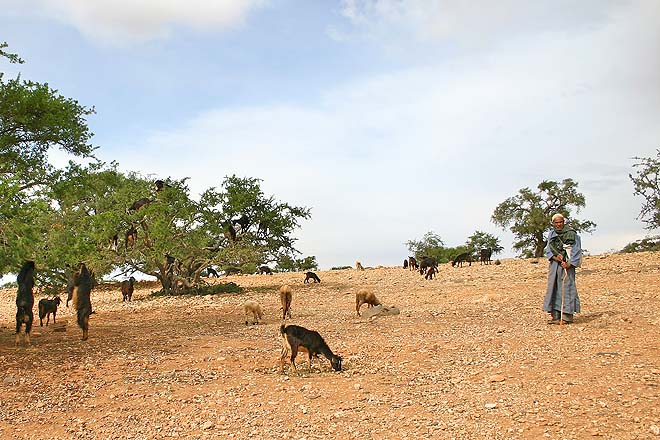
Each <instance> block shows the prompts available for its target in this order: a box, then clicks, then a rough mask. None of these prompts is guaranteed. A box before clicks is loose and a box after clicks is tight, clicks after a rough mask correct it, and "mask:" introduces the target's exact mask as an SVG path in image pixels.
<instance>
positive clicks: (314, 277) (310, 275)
mask: <svg viewBox="0 0 660 440" xmlns="http://www.w3.org/2000/svg"><path fill="white" fill-rule="evenodd" d="M309 280H312V281H314V282H315V283H320V282H321V278H319V277H318V275H316V274H315V273H314V272H307V273H306V274H305V281H303V282H304V283H306V282H308V281H309Z"/></svg>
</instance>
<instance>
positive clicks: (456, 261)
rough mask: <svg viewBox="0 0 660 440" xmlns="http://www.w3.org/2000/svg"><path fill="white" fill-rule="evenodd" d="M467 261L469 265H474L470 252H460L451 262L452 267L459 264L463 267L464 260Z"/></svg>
mask: <svg viewBox="0 0 660 440" xmlns="http://www.w3.org/2000/svg"><path fill="white" fill-rule="evenodd" d="M465 261H467V262H468V263H470V264H469V266H472V257H470V253H469V252H463V253H462V254H459V255H457V256H456V258H454V259H453V260H452V262H451V265H452V267H455V266H458V267H463V262H465Z"/></svg>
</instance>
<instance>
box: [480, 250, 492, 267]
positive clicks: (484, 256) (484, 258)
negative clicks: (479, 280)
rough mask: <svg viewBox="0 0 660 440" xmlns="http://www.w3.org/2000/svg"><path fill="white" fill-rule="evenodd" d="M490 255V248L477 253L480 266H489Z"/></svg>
mask: <svg viewBox="0 0 660 440" xmlns="http://www.w3.org/2000/svg"><path fill="white" fill-rule="evenodd" d="M492 255H493V249H492V248H486V249H482V250H481V251H480V252H479V261H481V264H490V257H491V256H492Z"/></svg>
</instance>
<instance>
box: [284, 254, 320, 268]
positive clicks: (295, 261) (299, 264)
mask: <svg viewBox="0 0 660 440" xmlns="http://www.w3.org/2000/svg"><path fill="white" fill-rule="evenodd" d="M318 268H319V265H318V263H317V262H316V257H315V256H313V255H310V256H308V257H305V258H293V257H291V256H289V255H282V256H281V257H280V259H279V260H278V262H277V266H276V267H275V271H276V272H304V271H310V270H318Z"/></svg>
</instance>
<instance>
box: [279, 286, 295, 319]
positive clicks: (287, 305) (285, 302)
mask: <svg viewBox="0 0 660 440" xmlns="http://www.w3.org/2000/svg"><path fill="white" fill-rule="evenodd" d="M292 299H293V293H292V291H291V287H289V286H287V285H284V286H282V287H280V302H281V303H282V320H283V321H284V320H286V316H287V315H289V318H291V300H292Z"/></svg>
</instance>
